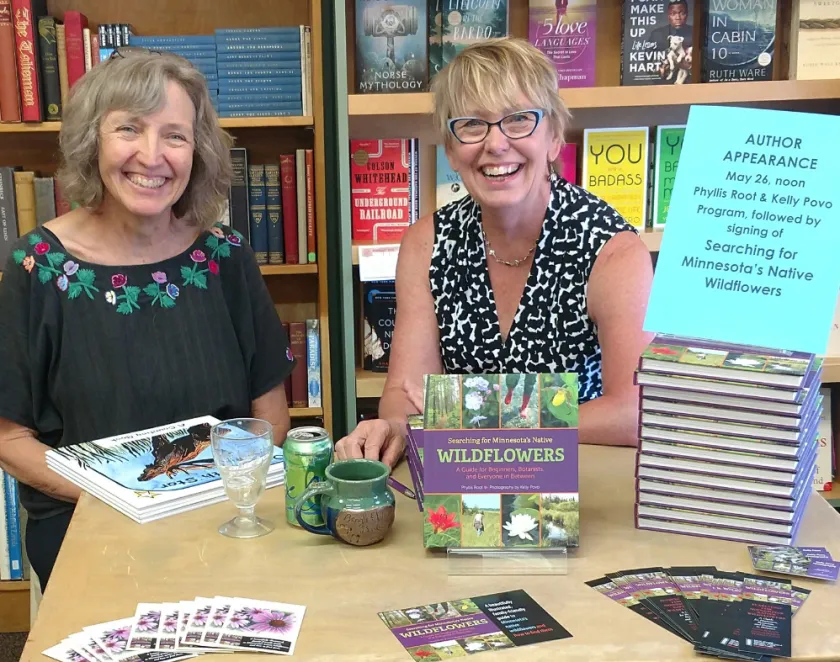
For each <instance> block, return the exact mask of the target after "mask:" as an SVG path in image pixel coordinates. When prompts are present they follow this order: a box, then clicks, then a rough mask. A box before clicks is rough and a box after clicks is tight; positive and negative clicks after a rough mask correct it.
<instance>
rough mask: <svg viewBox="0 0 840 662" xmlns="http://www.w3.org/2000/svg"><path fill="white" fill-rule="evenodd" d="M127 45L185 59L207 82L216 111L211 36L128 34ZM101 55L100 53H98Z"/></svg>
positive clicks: (214, 40)
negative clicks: (143, 35)
mask: <svg viewBox="0 0 840 662" xmlns="http://www.w3.org/2000/svg"><path fill="white" fill-rule="evenodd" d="M128 45H129V46H135V47H137V48H148V49H149V50H153V51H166V52H168V53H175V54H176V55H180V56H181V57H184V58H186V59H187V60H189V61H190V63H191V64H192V65H193V66H194V67H195V68H196V69H198V70H199V71H200V72H201V73H202V74H203V75H204V78H205V79H206V80H207V88H208V90H209V91H210V98H211V99H212V100H213V105H214V106H215V108H216V110H217V111H218V110H219V106H218V93H219V75H218V71H217V70H216V38H215V37H214V36H213V35H212V34H199V35H155V36H151V37H141V36H138V35H135V34H131V33H129V35H128ZM100 53H101V51H100Z"/></svg>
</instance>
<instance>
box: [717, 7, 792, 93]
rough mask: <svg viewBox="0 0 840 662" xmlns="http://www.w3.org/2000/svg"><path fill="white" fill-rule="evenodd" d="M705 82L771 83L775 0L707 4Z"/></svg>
mask: <svg viewBox="0 0 840 662" xmlns="http://www.w3.org/2000/svg"><path fill="white" fill-rule="evenodd" d="M705 18H706V20H705V42H704V44H703V74H702V80H703V82H704V83H725V82H729V81H751V80H772V79H773V62H774V59H775V52H774V51H775V48H776V0H751V1H750V2H730V1H729V0H710V2H708V3H707V4H706V16H705Z"/></svg>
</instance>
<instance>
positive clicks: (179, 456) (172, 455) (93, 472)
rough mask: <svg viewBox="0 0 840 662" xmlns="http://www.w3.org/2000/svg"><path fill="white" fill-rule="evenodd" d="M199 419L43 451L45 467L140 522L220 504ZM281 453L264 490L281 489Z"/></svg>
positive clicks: (206, 423) (205, 421)
mask: <svg viewBox="0 0 840 662" xmlns="http://www.w3.org/2000/svg"><path fill="white" fill-rule="evenodd" d="M219 422H220V421H219V419H217V418H214V417H213V416H202V417H199V418H192V419H189V420H185V421H179V422H177V423H172V424H169V425H162V426H160V427H156V428H149V429H147V430H139V431H137V432H130V433H128V434H123V435H118V436H115V437H108V438H106V439H98V440H96V441H89V442H84V443H81V444H75V445H73V446H63V447H60V448H54V449H50V450H49V451H47V466H48V467H49V468H50V469H52V470H53V471H55V472H56V473H58V474H60V475H61V476H63V477H64V478H66V479H67V480H69V481H70V482H71V483H74V484H75V485H78V486H79V487H80V488H81V489H83V490H85V491H86V492H89V493H90V494H92V495H93V496H95V497H97V498H98V499H101V500H102V501H104V502H105V503H107V504H108V505H109V506H111V507H113V508H116V509H117V510H119V511H120V512H121V513H123V514H124V515H127V516H128V517H130V518H131V519H133V520H134V521H135V522H139V523H140V524H143V523H145V522H151V521H153V520H157V519H161V518H163V517H168V516H170V515H176V514H178V513H182V512H186V511H188V510H193V509H195V508H201V507H203V506H209V505H211V504H214V503H220V502H221V501H224V500H225V498H226V496H225V489H224V485H223V483H222V479H221V476H220V474H219V471H218V469H216V466H215V464H214V462H213V451H212V449H211V447H210V430H211V428H212V427H213V426H214V425H216V424H217V423H219ZM284 476H285V473H284V466H283V451H282V449H280V448H277V447H275V449H274V456H273V457H272V460H271V464H270V465H269V467H268V473H267V478H266V489H268V488H271V487H275V486H277V485H282V484H283V480H284Z"/></svg>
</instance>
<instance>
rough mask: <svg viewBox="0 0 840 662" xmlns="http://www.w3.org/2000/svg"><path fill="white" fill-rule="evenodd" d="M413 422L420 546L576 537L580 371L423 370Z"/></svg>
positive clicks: (568, 541) (573, 540)
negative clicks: (417, 421) (420, 412)
mask: <svg viewBox="0 0 840 662" xmlns="http://www.w3.org/2000/svg"><path fill="white" fill-rule="evenodd" d="M409 428H410V429H409V431H408V434H409V445H410V446H411V447H412V448H411V450H410V451H409V457H410V458H411V460H410V461H411V464H412V465H414V466H413V470H412V473H413V474H419V477H418V476H415V487H419V489H418V490H415V491H416V492H417V493H418V494H419V495H420V498H421V499H422V505H423V509H424V512H425V517H424V525H423V541H424V545H425V546H426V547H428V548H452V547H473V548H475V547H481V548H494V547H517V548H518V547H577V546H578V544H579V536H580V523H579V512H580V510H579V495H578V381H577V375H575V374H572V373H561V374H540V375H536V374H505V375H429V376H428V377H427V379H426V390H425V406H424V417H423V429H422V431H419V430H417V429H411V426H409ZM419 434H421V435H422V442H421V446H420V448H422V450H420V451H419V452H418V447H417V445H416V441H415V438H416V437H417V436H418V435H419Z"/></svg>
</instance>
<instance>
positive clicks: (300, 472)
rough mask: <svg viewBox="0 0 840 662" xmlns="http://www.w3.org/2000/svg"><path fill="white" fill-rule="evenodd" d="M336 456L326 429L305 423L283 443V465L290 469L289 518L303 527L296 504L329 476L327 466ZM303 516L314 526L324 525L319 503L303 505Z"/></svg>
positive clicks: (288, 480) (288, 478)
mask: <svg viewBox="0 0 840 662" xmlns="http://www.w3.org/2000/svg"><path fill="white" fill-rule="evenodd" d="M332 459H333V442H332V439H330V435H329V433H328V432H327V431H326V430H325V429H324V428H319V427H315V426H304V427H299V428H293V429H292V430H289V434H288V435H287V436H286V442H285V443H284V444H283V464H284V466H285V468H286V475H285V478H284V480H285V482H286V521H287V522H288V523H289V524H294V525H295V526H297V527H299V526H300V524H298V521H297V518H295V503H296V502H297V500H298V497H299V496H300V495H301V494H303V492H304V490H306V488H308V487H309V486H310V485H311V484H312V483H317V482H320V481H322V480H324V479H325V478H326V472H327V467H328V466H329V465H330V463H331V462H332ZM303 519H304V520H305V521H306V523H307V524H311V525H312V526H323V525H324V518H323V517H321V509H320V507H319V506H318V504H317V503H316V502H313V501H309V502H308V503H306V504H305V505H304V508H303Z"/></svg>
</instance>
